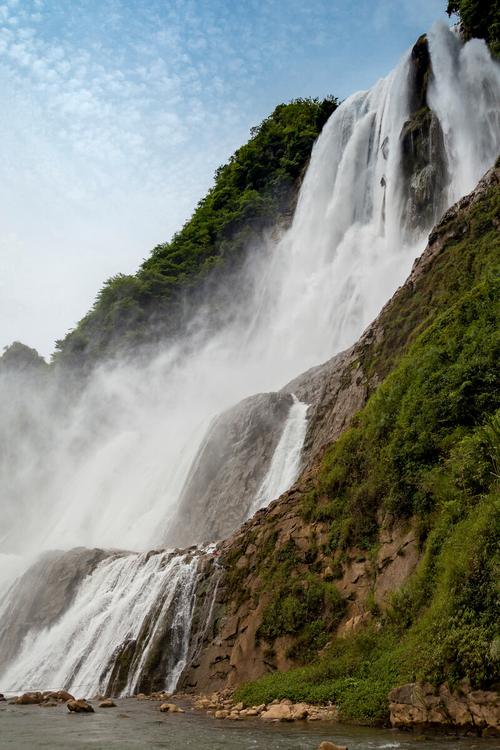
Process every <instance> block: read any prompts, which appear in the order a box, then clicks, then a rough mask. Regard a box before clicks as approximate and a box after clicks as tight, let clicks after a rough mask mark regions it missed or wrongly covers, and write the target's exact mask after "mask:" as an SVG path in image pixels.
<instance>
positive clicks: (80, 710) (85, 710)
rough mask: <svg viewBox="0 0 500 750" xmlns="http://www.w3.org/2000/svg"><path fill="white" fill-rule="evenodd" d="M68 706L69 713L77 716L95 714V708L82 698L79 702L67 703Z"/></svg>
mask: <svg viewBox="0 0 500 750" xmlns="http://www.w3.org/2000/svg"><path fill="white" fill-rule="evenodd" d="M66 706H67V707H68V711H71V712H72V713H75V714H93V713H94V709H93V707H92V706H91V705H90V703H89V702H88V701H86V700H85V699H84V698H80V699H79V700H71V701H68V702H67V703H66Z"/></svg>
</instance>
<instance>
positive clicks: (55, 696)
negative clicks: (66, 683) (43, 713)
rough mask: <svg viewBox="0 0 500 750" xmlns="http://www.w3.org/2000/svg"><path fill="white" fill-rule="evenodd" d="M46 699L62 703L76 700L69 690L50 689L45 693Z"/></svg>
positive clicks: (44, 697)
mask: <svg viewBox="0 0 500 750" xmlns="http://www.w3.org/2000/svg"><path fill="white" fill-rule="evenodd" d="M43 700H44V701H58V702H60V703H67V702H68V701H74V700H75V698H74V696H73V695H71V693H68V691H67V690H49V691H48V692H46V693H44V694H43Z"/></svg>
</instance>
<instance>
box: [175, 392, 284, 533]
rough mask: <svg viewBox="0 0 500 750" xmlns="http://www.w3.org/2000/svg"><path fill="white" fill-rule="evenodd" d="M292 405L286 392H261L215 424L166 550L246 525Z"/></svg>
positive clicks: (200, 454)
mask: <svg viewBox="0 0 500 750" xmlns="http://www.w3.org/2000/svg"><path fill="white" fill-rule="evenodd" d="M291 405H292V397H291V395H290V393H285V392H283V393H261V394H259V395H257V396H251V397H250V398H247V399H245V400H244V401H241V402H240V403H239V404H237V405H236V406H234V407H232V408H231V409H229V410H228V411H226V412H225V413H224V414H221V415H220V416H219V417H217V419H215V420H214V422H213V424H212V426H211V428H210V429H209V432H208V435H207V437H206V439H205V441H204V443H203V445H202V447H201V448H200V451H199V453H198V456H197V457H196V459H195V463H194V468H193V470H192V472H191V474H190V477H189V480H188V482H187V484H186V486H185V487H184V490H183V492H182V495H181V498H180V501H179V505H178V510H177V512H176V517H175V518H174V519H173V522H172V523H171V525H170V527H169V529H168V535H167V539H166V544H167V545H168V544H171V545H173V546H174V545H175V546H187V545H189V544H200V543H208V542H214V541H216V540H218V539H223V538H224V537H227V536H228V535H229V534H230V533H231V532H232V531H233V530H234V529H236V528H238V526H240V525H241V524H242V523H243V522H244V521H245V520H246V518H247V517H248V514H249V512H250V508H251V507H252V503H253V501H254V499H255V496H256V494H257V491H258V489H259V487H260V485H261V483H262V481H263V479H264V477H265V475H266V472H267V469H268V468H269V464H270V462H271V459H272V457H273V453H274V451H275V449H276V446H277V444H278V441H279V439H280V436H281V433H282V431H283V426H284V424H285V420H286V418H287V416H288V412H289V410H290V407H291Z"/></svg>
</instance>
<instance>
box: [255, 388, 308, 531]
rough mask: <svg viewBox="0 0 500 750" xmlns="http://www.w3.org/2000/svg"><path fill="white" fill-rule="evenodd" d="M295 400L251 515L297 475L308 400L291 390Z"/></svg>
mask: <svg viewBox="0 0 500 750" xmlns="http://www.w3.org/2000/svg"><path fill="white" fill-rule="evenodd" d="M292 398H293V404H292V405H291V407H290V411H289V413H288V419H287V421H286V422H285V426H284V428H283V432H282V434H281V437H280V440H279V443H278V445H277V446H276V450H275V451H274V455H273V458H272V461H271V464H270V466H269V469H268V471H267V474H266V476H265V477H264V481H263V482H262V484H261V485H260V487H259V490H258V492H257V494H256V496H255V500H254V502H253V504H252V506H251V508H250V512H249V514H248V515H249V516H252V515H253V514H254V513H255V511H256V510H258V509H259V508H263V507H265V506H266V505H268V504H269V503H270V502H271V500H275V499H276V498H277V497H279V496H280V495H281V494H282V493H283V492H285V491H286V490H287V489H288V488H289V487H291V485H292V484H293V483H294V481H295V480H296V479H297V477H298V474H299V470H300V454H301V451H302V446H303V445H304V439H305V436H306V429H307V410H308V408H309V407H308V404H304V403H302V401H299V400H298V398H297V397H296V396H295V395H293V394H292Z"/></svg>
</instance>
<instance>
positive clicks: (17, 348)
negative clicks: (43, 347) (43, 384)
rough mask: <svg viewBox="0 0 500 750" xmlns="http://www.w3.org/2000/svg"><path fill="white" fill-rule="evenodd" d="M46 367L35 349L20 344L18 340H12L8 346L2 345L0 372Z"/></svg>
mask: <svg viewBox="0 0 500 750" xmlns="http://www.w3.org/2000/svg"><path fill="white" fill-rule="evenodd" d="M47 368H48V365H47V363H46V362H45V360H44V359H43V357H40V355H39V354H38V352H37V350H36V349H31V348H30V347H29V346H26V345H25V344H21V342H20V341H14V342H13V343H12V344H10V346H6V347H4V352H3V355H2V356H1V357H0V372H2V371H3V372H6V371H13V372H32V371H43V370H46V369H47Z"/></svg>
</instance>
